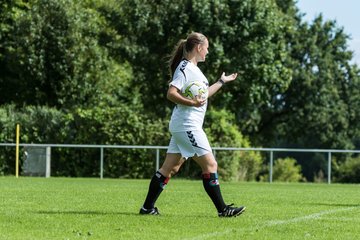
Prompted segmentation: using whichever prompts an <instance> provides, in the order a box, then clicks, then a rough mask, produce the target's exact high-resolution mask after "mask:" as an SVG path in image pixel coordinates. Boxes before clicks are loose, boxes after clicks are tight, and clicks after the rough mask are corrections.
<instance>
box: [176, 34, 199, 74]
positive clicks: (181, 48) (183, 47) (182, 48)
mask: <svg viewBox="0 0 360 240" xmlns="http://www.w3.org/2000/svg"><path fill="white" fill-rule="evenodd" d="M205 39H206V37H205V36H204V35H203V34H202V33H198V32H192V33H190V34H189V35H188V37H187V38H186V39H181V40H180V41H179V42H178V43H177V45H176V46H175V48H174V51H173V52H172V54H171V55H170V61H169V71H170V77H172V76H173V74H174V72H175V70H176V68H177V66H178V65H179V63H180V62H181V60H182V59H183V58H186V55H187V53H189V52H191V51H192V50H193V49H194V47H195V46H196V45H197V44H203V43H204V42H205Z"/></svg>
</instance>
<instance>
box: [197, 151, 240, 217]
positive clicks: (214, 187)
mask: <svg viewBox="0 0 360 240" xmlns="http://www.w3.org/2000/svg"><path fill="white" fill-rule="evenodd" d="M193 159H194V161H195V162H196V163H197V164H198V165H199V166H200V167H201V170H202V178H203V185H204V188H205V191H206V192H207V194H208V195H209V197H210V198H211V200H212V201H213V203H214V205H215V207H216V209H217V211H218V215H219V217H233V216H234V217H235V216H238V215H240V214H241V213H242V212H244V211H245V207H232V205H226V204H225V202H224V200H223V197H222V194H221V190H220V184H219V180H218V174H217V162H216V160H215V157H214V155H213V154H212V153H211V152H210V153H207V154H205V155H202V156H200V157H193Z"/></svg>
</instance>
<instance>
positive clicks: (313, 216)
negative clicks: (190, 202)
mask: <svg viewBox="0 0 360 240" xmlns="http://www.w3.org/2000/svg"><path fill="white" fill-rule="evenodd" d="M357 208H359V207H347V208H338V209H332V210H327V211H321V212H318V213H313V214H310V215H306V216H302V217H296V218H290V219H287V220H271V221H268V222H267V223H265V224H264V225H260V226H258V227H256V229H257V230H259V229H262V228H266V227H271V226H278V225H284V224H290V223H298V222H302V221H306V220H314V219H318V218H320V217H322V216H324V215H329V214H333V213H338V212H346V211H351V210H354V209H357ZM242 217H245V216H242ZM251 229H254V228H250V230H251ZM246 230H249V228H247V229H246ZM231 231H232V229H227V230H225V231H221V232H211V233H207V234H202V235H199V236H195V237H193V238H187V239H186V240H203V239H208V238H213V237H216V236H222V235H226V234H228V233H230V232H231Z"/></svg>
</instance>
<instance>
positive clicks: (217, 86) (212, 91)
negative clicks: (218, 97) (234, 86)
mask: <svg viewBox="0 0 360 240" xmlns="http://www.w3.org/2000/svg"><path fill="white" fill-rule="evenodd" d="M237 75H238V74H237V73H232V74H230V75H225V72H223V73H222V75H221V77H220V79H219V80H218V81H217V82H215V83H214V84H212V85H211V86H210V87H209V97H211V96H212V95H214V94H215V93H216V92H217V91H219V89H220V88H221V87H222V86H223V85H224V84H226V83H228V82H231V81H234V80H235V79H236V77H237Z"/></svg>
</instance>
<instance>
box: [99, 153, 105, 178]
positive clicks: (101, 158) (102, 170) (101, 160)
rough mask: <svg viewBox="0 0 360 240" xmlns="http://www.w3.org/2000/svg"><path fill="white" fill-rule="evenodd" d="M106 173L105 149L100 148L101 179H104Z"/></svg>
mask: <svg viewBox="0 0 360 240" xmlns="http://www.w3.org/2000/svg"><path fill="white" fill-rule="evenodd" d="M103 173H104V148H103V147H101V148H100V179H103Z"/></svg>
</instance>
